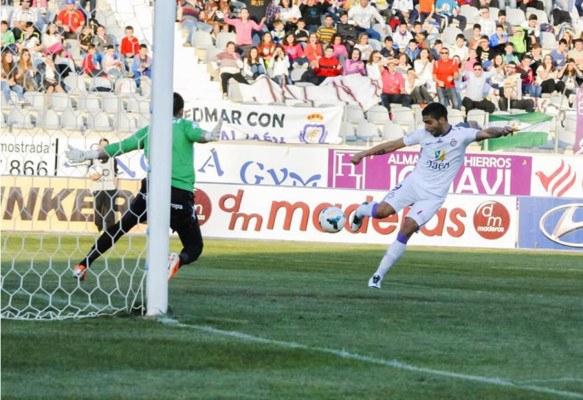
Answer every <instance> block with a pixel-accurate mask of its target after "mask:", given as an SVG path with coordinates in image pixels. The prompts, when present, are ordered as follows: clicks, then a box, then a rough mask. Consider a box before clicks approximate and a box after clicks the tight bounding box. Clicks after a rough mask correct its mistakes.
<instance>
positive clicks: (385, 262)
mask: <svg viewBox="0 0 583 400" xmlns="http://www.w3.org/2000/svg"><path fill="white" fill-rule="evenodd" d="M407 240H409V238H408V237H406V236H404V235H401V234H400V233H399V234H398V235H397V240H395V241H394V242H393V244H392V245H390V246H389V248H388V249H387V251H385V255H384V256H383V259H382V260H381V263H380V264H379V267H378V269H377V271H376V272H375V273H374V275H380V277H381V279H382V278H383V277H384V276H385V274H386V273H387V272H389V269H391V267H392V266H393V264H394V263H395V262H396V261H397V260H398V259H399V257H401V256H402V255H403V253H404V252H405V250H406V249H407Z"/></svg>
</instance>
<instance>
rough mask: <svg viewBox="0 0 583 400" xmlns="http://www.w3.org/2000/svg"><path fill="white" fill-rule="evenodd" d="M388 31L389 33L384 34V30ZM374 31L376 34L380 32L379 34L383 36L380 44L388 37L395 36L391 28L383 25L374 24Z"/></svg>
mask: <svg viewBox="0 0 583 400" xmlns="http://www.w3.org/2000/svg"><path fill="white" fill-rule="evenodd" d="M385 28H386V29H387V32H384V29H385ZM372 29H374V30H375V31H376V32H378V34H379V35H380V36H381V40H380V42H381V43H382V42H383V40H384V39H385V38H386V37H387V36H393V31H392V29H391V27H390V26H389V25H384V26H383V25H381V24H374V25H373V26H372Z"/></svg>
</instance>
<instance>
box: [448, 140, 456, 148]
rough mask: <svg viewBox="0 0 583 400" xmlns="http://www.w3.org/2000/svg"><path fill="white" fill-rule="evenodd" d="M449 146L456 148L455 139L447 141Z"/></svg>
mask: <svg viewBox="0 0 583 400" xmlns="http://www.w3.org/2000/svg"><path fill="white" fill-rule="evenodd" d="M449 144H450V145H451V147H455V146H456V144H457V140H455V139H451V140H450V141H449Z"/></svg>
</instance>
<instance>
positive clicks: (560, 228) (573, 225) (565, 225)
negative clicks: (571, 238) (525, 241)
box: [539, 203, 583, 248]
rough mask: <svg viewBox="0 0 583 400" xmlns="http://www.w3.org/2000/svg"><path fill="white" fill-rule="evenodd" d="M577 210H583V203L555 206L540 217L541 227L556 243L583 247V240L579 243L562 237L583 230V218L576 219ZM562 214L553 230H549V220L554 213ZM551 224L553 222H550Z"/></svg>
mask: <svg viewBox="0 0 583 400" xmlns="http://www.w3.org/2000/svg"><path fill="white" fill-rule="evenodd" d="M577 210H580V211H583V204H581V203H575V204H565V205H562V206H558V207H555V208H553V209H550V210H549V211H547V212H546V213H545V214H544V215H543V216H542V217H541V219H540V222H539V228H540V230H541V232H542V233H543V234H544V235H545V236H546V237H547V238H548V239H550V240H552V241H553V242H555V243H558V244H562V245H563V246H569V247H580V248H583V241H581V242H579V243H574V242H568V241H566V240H563V239H562V238H563V237H564V236H565V235H568V234H569V233H572V232H576V231H579V230H583V220H581V221H575V220H574V217H575V212H576V211H577ZM561 212H562V214H561V216H560V218H559V220H558V221H557V223H556V224H555V227H554V228H553V229H552V231H550V232H549V230H548V229H547V224H546V222H547V220H548V219H550V218H551V217H552V216H553V215H555V214H557V213H561ZM549 225H551V224H549Z"/></svg>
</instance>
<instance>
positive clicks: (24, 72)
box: [1, 0, 152, 105]
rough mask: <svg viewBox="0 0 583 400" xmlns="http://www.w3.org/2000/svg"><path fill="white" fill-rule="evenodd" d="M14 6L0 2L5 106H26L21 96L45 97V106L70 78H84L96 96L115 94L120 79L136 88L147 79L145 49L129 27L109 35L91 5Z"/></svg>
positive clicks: (61, 0)
mask: <svg viewBox="0 0 583 400" xmlns="http://www.w3.org/2000/svg"><path fill="white" fill-rule="evenodd" d="M14 3H15V1H9V0H3V1H2V12H1V19H2V21H1V24H2V25H1V26H2V43H1V45H2V95H3V99H2V101H3V103H4V102H5V103H4V104H15V103H20V104H23V105H26V104H27V103H28V100H27V99H26V98H25V96H24V94H25V93H26V92H31V91H33V92H44V93H47V94H49V96H46V102H47V104H50V94H51V93H53V92H59V93H63V92H68V91H70V90H71V89H72V87H71V86H70V85H69V84H68V82H71V80H70V79H69V80H67V77H69V76H73V77H81V78H83V79H84V80H86V81H87V82H89V83H90V86H91V88H92V90H95V91H114V90H115V89H116V85H118V84H122V83H123V81H122V79H124V78H126V81H127V79H133V81H134V82H135V85H136V87H140V84H141V79H142V78H143V77H148V78H150V77H151V65H152V58H151V57H150V56H149V55H148V50H149V49H148V46H147V44H144V43H140V39H139V38H137V37H135V36H134V29H133V27H131V26H126V27H125V35H123V36H122V37H120V36H115V35H111V34H108V33H107V28H106V26H104V25H103V24H102V23H100V21H98V20H97V18H96V11H97V10H96V7H97V1H96V0H81V1H77V2H76V0H56V1H55V0H52V1H49V0H20V1H18V4H17V5H16V4H14ZM51 3H52V4H51ZM95 78H103V79H95ZM74 81H75V80H73V82H74ZM13 93H14V94H15V95H13Z"/></svg>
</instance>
